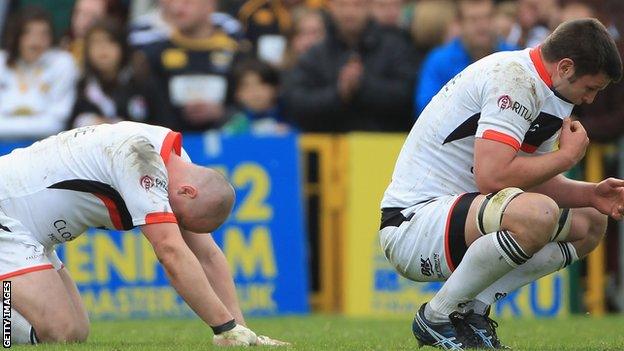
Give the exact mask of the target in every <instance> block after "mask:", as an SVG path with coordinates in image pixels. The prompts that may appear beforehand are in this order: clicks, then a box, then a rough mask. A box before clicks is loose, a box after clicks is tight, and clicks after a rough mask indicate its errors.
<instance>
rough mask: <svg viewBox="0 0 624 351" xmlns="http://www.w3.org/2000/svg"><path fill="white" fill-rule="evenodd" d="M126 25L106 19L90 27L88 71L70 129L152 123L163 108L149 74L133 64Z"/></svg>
mask: <svg viewBox="0 0 624 351" xmlns="http://www.w3.org/2000/svg"><path fill="white" fill-rule="evenodd" d="M130 56H131V53H130V51H129V49H128V46H127V43H126V35H125V30H124V27H123V26H122V25H121V24H120V23H119V22H118V21H116V20H113V19H103V20H101V21H98V22H96V23H95V24H94V25H93V26H91V27H90V28H89V30H88V31H87V33H86V36H85V45H84V59H85V61H84V74H83V77H82V78H81V80H80V82H79V83H78V97H77V99H76V102H75V104H74V108H73V111H72V114H71V118H70V120H69V124H68V126H67V127H68V129H72V128H77V127H84V126H87V125H95V124H101V123H115V122H118V121H123V120H131V121H137V122H150V121H151V118H150V117H151V116H153V115H154V114H155V113H157V112H158V111H160V110H162V109H161V108H159V107H158V106H157V104H158V101H159V100H162V99H159V98H158V92H157V91H156V90H155V88H154V85H153V84H149V82H148V77H146V76H147V75H146V74H145V75H143V74H140V73H139V72H137V71H139V70H135V69H133V67H134V66H135V65H132V64H130V61H131V60H130Z"/></svg>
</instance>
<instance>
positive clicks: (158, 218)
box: [145, 212, 178, 224]
mask: <svg viewBox="0 0 624 351" xmlns="http://www.w3.org/2000/svg"><path fill="white" fill-rule="evenodd" d="M156 223H178V220H177V219H176V216H175V215H174V214H173V213H170V212H153V213H148V214H147V215H146V216H145V224H156Z"/></svg>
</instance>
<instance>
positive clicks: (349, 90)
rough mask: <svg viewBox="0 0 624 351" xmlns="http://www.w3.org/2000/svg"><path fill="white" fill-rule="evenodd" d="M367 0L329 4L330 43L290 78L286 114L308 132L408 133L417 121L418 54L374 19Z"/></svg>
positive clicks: (315, 49) (404, 38) (297, 67)
mask: <svg viewBox="0 0 624 351" xmlns="http://www.w3.org/2000/svg"><path fill="white" fill-rule="evenodd" d="M367 9H368V6H367V1H366V0H331V1H329V14H330V16H329V19H328V28H327V29H328V30H327V37H326V39H325V40H324V41H323V42H322V43H320V44H319V45H317V46H315V47H313V48H312V49H310V51H308V52H307V53H306V54H305V55H303V56H302V57H301V59H300V60H299V62H298V63H297V64H296V65H295V67H294V68H293V69H292V71H290V72H289V73H288V74H287V76H286V78H285V86H284V99H285V103H286V105H287V108H288V112H287V115H291V116H293V117H294V119H295V120H294V121H293V122H294V123H296V124H297V125H298V126H299V127H300V128H301V129H302V130H303V131H313V132H348V131H353V130H360V131H403V130H407V129H408V127H409V126H410V124H411V122H412V119H411V113H412V102H411V96H412V90H413V83H414V81H415V76H416V71H417V59H416V53H415V50H414V49H413V47H412V45H411V42H410V41H409V39H408V38H407V36H405V35H404V34H402V33H401V32H400V31H397V30H393V29H389V28H381V27H379V26H378V25H376V24H375V23H374V22H373V21H371V20H370V18H369V13H368V10H367Z"/></svg>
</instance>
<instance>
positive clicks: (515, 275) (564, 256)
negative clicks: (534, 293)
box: [474, 242, 579, 314]
mask: <svg viewBox="0 0 624 351" xmlns="http://www.w3.org/2000/svg"><path fill="white" fill-rule="evenodd" d="M578 259H579V258H578V255H577V253H576V248H575V247H574V245H572V244H571V243H567V242H553V243H548V244H547V245H546V246H544V247H543V248H542V249H541V250H540V251H538V252H536V253H535V254H534V255H533V257H532V258H531V259H530V260H528V261H527V262H526V263H525V264H523V265H522V266H519V267H518V268H516V269H514V270H513V271H511V272H509V273H507V274H506V275H505V276H503V277H502V278H500V279H499V280H497V281H496V282H495V283H494V284H492V285H490V286H489V287H488V288H487V289H485V290H484V291H482V292H481V293H480V294H479V295H477V297H476V300H477V301H475V302H476V303H475V308H474V311H475V312H476V313H479V314H485V310H486V309H487V307H488V306H489V305H491V304H493V303H494V302H496V301H497V300H499V299H501V298H503V297H505V296H506V295H507V294H508V293H509V292H511V291H514V290H516V289H518V288H520V287H522V286H524V285H526V284H529V283H530V282H532V281H535V280H537V279H539V278H541V277H543V276H545V275H548V274H550V273H552V272H555V271H558V270H560V269H562V268H565V267H567V266H569V265H570V264H571V263H573V262H575V261H578ZM479 302H481V303H479Z"/></svg>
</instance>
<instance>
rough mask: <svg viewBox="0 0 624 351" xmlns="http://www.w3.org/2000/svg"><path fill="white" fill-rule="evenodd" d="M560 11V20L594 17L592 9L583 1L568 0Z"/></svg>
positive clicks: (594, 13)
mask: <svg viewBox="0 0 624 351" xmlns="http://www.w3.org/2000/svg"><path fill="white" fill-rule="evenodd" d="M560 13H561V14H560V17H559V18H560V20H561V22H565V21H569V20H574V19H581V18H595V17H596V12H595V11H594V9H593V8H592V7H591V6H590V5H589V4H588V3H586V2H583V1H568V3H567V4H565V5H563V7H562V8H561V12H560Z"/></svg>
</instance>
